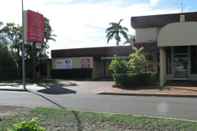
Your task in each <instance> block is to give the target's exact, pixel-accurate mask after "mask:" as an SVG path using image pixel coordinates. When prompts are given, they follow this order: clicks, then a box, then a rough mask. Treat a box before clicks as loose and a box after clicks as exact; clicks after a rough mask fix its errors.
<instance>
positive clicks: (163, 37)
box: [131, 12, 197, 86]
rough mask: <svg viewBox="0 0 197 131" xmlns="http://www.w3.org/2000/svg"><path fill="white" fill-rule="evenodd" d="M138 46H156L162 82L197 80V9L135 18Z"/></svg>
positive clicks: (132, 19) (134, 26) (162, 84)
mask: <svg viewBox="0 0 197 131" xmlns="http://www.w3.org/2000/svg"><path fill="white" fill-rule="evenodd" d="M131 25H132V26H133V28H134V29H135V30H136V43H135V44H136V45H137V46H138V45H142V46H146V47H148V46H153V45H154V46H156V47H157V51H156V52H154V53H153V54H152V55H153V56H155V57H157V58H156V59H154V60H156V61H155V63H158V65H159V67H158V72H159V73H160V85H161V86H164V85H165V83H166V82H167V81H168V80H179V81H181V80H189V81H196V80H197V38H196V36H197V12H190V13H180V14H166V15H151V16H140V17H132V18H131ZM151 53H152V52H151Z"/></svg>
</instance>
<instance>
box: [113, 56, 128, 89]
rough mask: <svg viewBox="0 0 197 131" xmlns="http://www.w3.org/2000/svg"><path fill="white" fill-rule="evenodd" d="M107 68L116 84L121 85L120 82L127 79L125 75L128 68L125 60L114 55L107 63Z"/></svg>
mask: <svg viewBox="0 0 197 131" xmlns="http://www.w3.org/2000/svg"><path fill="white" fill-rule="evenodd" d="M109 70H110V72H111V73H112V77H113V80H114V81H115V83H116V85H122V83H125V82H126V81H127V77H126V75H125V74H127V70H128V66H127V61H125V60H122V59H120V58H118V57H116V56H114V58H113V59H112V61H111V64H110V65H109Z"/></svg>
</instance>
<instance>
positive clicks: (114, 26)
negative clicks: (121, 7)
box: [105, 19, 128, 46]
mask: <svg viewBox="0 0 197 131" xmlns="http://www.w3.org/2000/svg"><path fill="white" fill-rule="evenodd" d="M122 21H123V19H120V20H119V22H118V23H115V22H111V23H110V27H108V28H107V29H106V31H105V32H106V37H107V43H109V41H110V40H112V39H113V38H114V39H115V40H116V45H117V46H119V44H120V42H121V37H123V38H125V39H126V40H128V34H127V32H128V29H127V28H126V27H123V26H122V25H121V22H122Z"/></svg>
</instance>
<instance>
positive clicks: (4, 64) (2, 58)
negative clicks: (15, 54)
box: [0, 44, 17, 80]
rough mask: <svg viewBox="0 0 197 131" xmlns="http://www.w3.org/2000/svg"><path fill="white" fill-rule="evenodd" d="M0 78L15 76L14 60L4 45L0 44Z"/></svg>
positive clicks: (12, 77)
mask: <svg viewBox="0 0 197 131" xmlns="http://www.w3.org/2000/svg"><path fill="white" fill-rule="evenodd" d="M0 74H1V75H0V80H8V79H15V78H17V69H16V65H15V62H14V60H13V58H12V56H11V54H10V52H9V50H8V48H7V47H6V46H5V45H2V44H0Z"/></svg>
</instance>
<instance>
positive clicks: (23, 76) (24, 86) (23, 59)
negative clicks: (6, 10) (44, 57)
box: [21, 0, 27, 90]
mask: <svg viewBox="0 0 197 131" xmlns="http://www.w3.org/2000/svg"><path fill="white" fill-rule="evenodd" d="M21 2H22V38H23V42H22V81H23V88H24V90H27V89H26V83H25V29H24V28H25V26H24V5H23V0H22V1H21Z"/></svg>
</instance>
